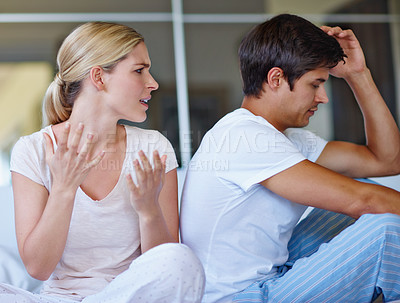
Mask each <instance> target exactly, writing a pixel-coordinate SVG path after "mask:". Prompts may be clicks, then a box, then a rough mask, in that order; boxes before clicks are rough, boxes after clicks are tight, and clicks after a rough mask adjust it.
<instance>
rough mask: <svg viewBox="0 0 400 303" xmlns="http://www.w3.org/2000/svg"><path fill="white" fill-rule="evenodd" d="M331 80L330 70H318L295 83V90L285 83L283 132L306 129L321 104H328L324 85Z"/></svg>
mask: <svg viewBox="0 0 400 303" xmlns="http://www.w3.org/2000/svg"><path fill="white" fill-rule="evenodd" d="M328 78H329V69H327V68H318V69H315V70H312V71H309V72H307V73H306V74H304V75H303V76H302V77H301V78H299V79H298V80H296V82H295V83H294V87H293V90H292V91H291V90H290V87H289V84H288V83H287V82H286V81H285V82H284V85H285V86H287V87H285V91H284V93H283V95H282V98H281V108H280V110H281V119H280V121H281V127H280V128H281V129H280V130H281V131H282V130H285V129H286V128H289V127H304V126H307V125H308V123H309V120H310V118H311V117H312V116H313V115H314V113H315V112H316V111H317V110H318V105H319V104H320V103H327V102H328V96H327V95H326V91H325V87H324V84H325V82H326V81H327V80H328Z"/></svg>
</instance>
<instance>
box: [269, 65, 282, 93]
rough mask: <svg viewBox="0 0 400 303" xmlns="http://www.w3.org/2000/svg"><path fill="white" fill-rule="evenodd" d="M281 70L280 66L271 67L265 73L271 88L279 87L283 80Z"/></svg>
mask: <svg viewBox="0 0 400 303" xmlns="http://www.w3.org/2000/svg"><path fill="white" fill-rule="evenodd" d="M284 79H285V78H284V76H283V70H282V69H281V68H280V67H273V68H271V69H270V70H269V72H268V75H267V81H268V85H269V87H270V88H271V89H272V90H275V89H277V88H279V87H280V86H281V85H282V83H283V80H284Z"/></svg>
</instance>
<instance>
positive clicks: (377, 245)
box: [181, 14, 400, 302]
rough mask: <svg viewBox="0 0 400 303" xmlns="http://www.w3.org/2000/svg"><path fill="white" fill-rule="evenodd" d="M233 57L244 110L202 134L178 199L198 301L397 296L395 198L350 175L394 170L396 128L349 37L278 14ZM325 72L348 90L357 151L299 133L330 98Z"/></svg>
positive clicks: (399, 144)
mask: <svg viewBox="0 0 400 303" xmlns="http://www.w3.org/2000/svg"><path fill="white" fill-rule="evenodd" d="M239 59H240V70H241V76H242V80H243V91H244V95H245V96H244V99H243V103H242V106H241V108H240V109H237V110H235V111H233V112H231V113H229V114H227V115H226V116H225V117H223V118H222V119H221V120H220V121H219V122H218V123H217V124H216V125H215V126H214V127H213V128H212V129H211V130H210V131H209V132H208V133H207V134H206V135H205V137H204V138H203V140H202V143H201V145H200V147H199V150H198V151H197V152H196V154H195V155H194V157H193V159H192V161H191V163H190V165H189V168H188V172H187V175H186V182H185V185H184V189H183V195H182V208H181V235H182V241H183V243H185V244H187V245H188V246H189V247H191V248H192V249H193V250H194V252H195V253H196V254H197V255H198V257H199V258H200V260H201V261H202V263H203V266H204V269H205V273H206V280H207V282H206V291H205V296H204V298H203V302H230V301H232V300H236V302H249V301H251V302H305V301H307V302H324V301H326V302H370V301H371V300H373V299H374V298H376V297H377V296H378V295H379V294H380V293H382V294H383V296H384V299H385V300H386V301H390V300H396V299H400V216H398V215H399V214H400V193H399V192H397V191H395V190H392V189H389V188H386V187H383V186H379V185H376V184H368V183H365V182H358V181H355V180H354V179H353V178H364V177H370V176H383V175H395V174H399V173H400V134H399V129H398V127H397V125H396V123H395V121H394V119H393V117H392V116H391V114H390V112H389V110H388V108H387V107H386V105H385V102H384V100H383V99H382V97H381V95H380V94H379V92H378V90H377V88H376V86H375V84H374V82H373V79H372V77H371V74H370V71H369V70H368V68H367V67H366V63H365V59H364V55H363V52H362V49H361V47H360V45H359V43H358V41H357V39H356V37H355V36H354V34H353V32H352V31H351V30H342V29H340V28H339V27H335V28H331V27H322V28H321V29H320V28H318V27H316V26H315V25H313V24H312V23H310V22H308V21H306V20H304V19H303V18H300V17H297V16H293V15H287V14H285V15H279V16H276V17H274V18H272V19H271V20H269V21H266V22H264V23H262V24H260V25H258V26H256V27H255V28H253V29H252V30H251V31H250V32H249V33H248V34H247V35H246V36H245V38H244V39H243V41H242V42H241V45H240V48H239ZM329 74H331V75H332V76H335V77H340V78H343V79H344V80H345V81H346V82H347V83H348V85H349V86H350V88H351V89H352V91H353V93H354V95H355V98H356V99H357V102H358V104H359V107H360V109H361V111H362V113H363V116H364V120H365V133H366V136H367V144H366V145H365V146H360V145H356V144H352V143H346V142H326V141H325V140H323V139H321V138H319V137H317V136H316V135H314V134H313V133H311V132H309V131H306V130H303V129H301V128H302V127H304V126H306V125H307V124H308V123H309V119H310V118H311V117H312V116H313V115H314V113H315V112H316V111H317V109H318V105H319V104H322V103H327V102H328V98H327V95H326V92H325V88H324V84H325V82H326V81H327V80H328V77H329ZM307 206H312V207H315V211H313V212H312V213H311V214H310V215H309V216H308V217H307V218H306V219H305V220H303V221H301V223H300V224H298V225H297V227H296V224H297V223H298V220H299V218H300V217H301V216H302V214H303V213H304V211H305V209H306V208H307ZM385 213H392V214H385ZM355 219H357V221H355ZM354 221H355V223H354ZM353 223H354V224H353ZM295 227H296V228H295ZM342 230H343V231H342ZM324 242H329V243H328V244H322V243H324ZM321 244H322V245H321Z"/></svg>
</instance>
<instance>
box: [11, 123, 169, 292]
mask: <svg viewBox="0 0 400 303" xmlns="http://www.w3.org/2000/svg"><path fill="white" fill-rule="evenodd" d="M125 130H126V155H125V159H124V161H123V164H122V168H121V174H120V176H119V179H118V181H117V183H116V185H115V186H114V188H113V189H112V190H111V191H110V192H109V193H108V195H107V196H106V197H105V198H103V199H101V200H93V199H91V198H90V197H89V196H88V195H86V194H85V192H84V191H83V190H82V189H81V188H80V187H79V188H78V190H77V192H76V196H75V202H74V209H73V213H72V218H71V224H70V229H69V233H68V238H67V242H66V246H65V249H64V253H63V255H62V257H61V260H60V262H59V263H58V264H57V266H56V268H55V270H54V272H53V274H52V275H51V277H50V278H49V280H47V281H46V282H45V283H44V286H43V289H42V293H43V294H50V295H61V296H66V297H69V298H71V299H75V300H76V299H78V300H81V299H82V298H84V297H86V296H88V295H90V294H93V293H96V292H99V291H100V290H101V289H103V288H104V287H105V286H106V285H107V284H108V283H109V282H110V281H111V280H112V279H114V278H115V277H116V276H117V275H118V274H120V273H121V272H123V271H124V270H126V269H127V268H128V267H129V265H130V263H131V262H132V260H134V259H135V258H137V257H138V256H139V255H140V230H139V221H138V216H137V214H136V212H135V211H134V209H133V207H132V206H131V204H130V201H129V189H128V186H127V183H126V180H125V178H124V176H125V175H126V174H128V173H131V174H132V176H133V178H135V172H134V167H133V160H134V159H136V158H138V155H137V153H138V151H139V150H143V151H144V153H145V154H146V155H147V156H148V157H149V159H150V161H151V162H152V154H153V151H154V150H158V152H159V154H160V155H164V154H166V155H167V163H166V172H168V171H170V170H172V169H174V168H176V167H177V161H176V157H175V153H174V150H173V148H172V146H171V144H170V142H169V141H168V140H167V139H166V138H165V137H164V136H163V135H162V134H161V133H159V132H158V131H154V130H145V129H140V128H137V127H132V126H125ZM44 132H46V133H48V134H49V135H50V137H51V138H52V140H53V144H54V147H55V148H57V145H56V143H55V138H54V134H53V132H52V129H51V126H47V127H45V128H44V129H42V130H41V131H39V132H36V133H34V134H32V135H29V136H24V137H21V138H20V139H19V141H18V142H17V143H16V144H15V146H14V148H13V152H12V156H11V164H10V167H11V171H13V172H17V173H20V174H22V175H24V176H26V177H28V178H29V179H31V180H32V181H34V182H36V183H38V184H40V185H43V186H44V187H46V189H47V190H48V191H49V192H50V191H51V185H52V177H51V173H50V170H49V167H48V165H47V164H46V160H45V141H44V135H43V133H44ZM116 165H118V164H116Z"/></svg>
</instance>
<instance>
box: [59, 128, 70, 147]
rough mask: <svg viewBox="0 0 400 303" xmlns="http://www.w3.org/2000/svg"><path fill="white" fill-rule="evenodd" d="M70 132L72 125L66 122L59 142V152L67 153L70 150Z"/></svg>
mask: <svg viewBox="0 0 400 303" xmlns="http://www.w3.org/2000/svg"><path fill="white" fill-rule="evenodd" d="M70 130H71V124H70V123H69V122H66V123H65V125H64V129H63V131H62V134H61V137H60V140H59V142H58V150H59V151H60V152H65V151H67V150H68V137H69V132H70Z"/></svg>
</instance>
